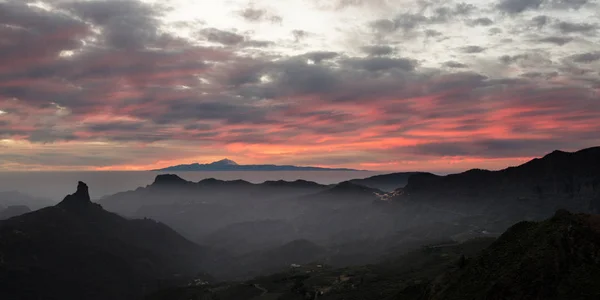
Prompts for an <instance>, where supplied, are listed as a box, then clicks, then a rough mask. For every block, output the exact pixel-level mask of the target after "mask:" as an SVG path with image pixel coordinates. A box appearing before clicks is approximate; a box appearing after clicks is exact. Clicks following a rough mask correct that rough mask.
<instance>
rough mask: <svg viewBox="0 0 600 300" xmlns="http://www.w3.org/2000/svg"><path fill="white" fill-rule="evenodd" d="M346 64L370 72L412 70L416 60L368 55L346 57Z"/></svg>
mask: <svg viewBox="0 0 600 300" xmlns="http://www.w3.org/2000/svg"><path fill="white" fill-rule="evenodd" d="M344 63H345V64H346V65H348V66H350V67H353V68H356V69H363V70H367V71H370V72H376V71H386V70H390V69H396V68H397V69H401V70H404V71H412V70H414V69H415V66H416V62H415V61H414V60H411V59H406V58H388V57H369V58H364V59H358V58H356V59H348V60H346V61H345V62H344Z"/></svg>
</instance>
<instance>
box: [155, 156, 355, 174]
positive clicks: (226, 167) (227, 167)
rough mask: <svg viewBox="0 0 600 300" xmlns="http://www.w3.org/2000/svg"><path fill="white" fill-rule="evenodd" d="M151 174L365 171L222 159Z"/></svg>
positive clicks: (169, 168)
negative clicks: (247, 162)
mask: <svg viewBox="0 0 600 300" xmlns="http://www.w3.org/2000/svg"><path fill="white" fill-rule="evenodd" d="M149 171H152V172H173V171H179V172H193V171H365V170H356V169H349V168H322V167H311V166H294V165H274V164H259V165H241V164H238V163H236V162H235V161H233V160H230V159H227V158H225V159H222V160H219V161H214V162H211V163H206V164H200V163H192V164H181V165H175V166H169V167H166V168H160V169H153V170H149Z"/></svg>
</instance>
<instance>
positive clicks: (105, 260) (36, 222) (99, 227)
mask: <svg viewBox="0 0 600 300" xmlns="http://www.w3.org/2000/svg"><path fill="white" fill-rule="evenodd" d="M205 252H206V250H205V249H203V248H201V247H199V246H197V245H195V244H194V243H192V242H190V241H188V240H186V239H185V238H183V237H181V236H180V235H179V234H177V233H176V232H175V231H173V230H171V229H170V228H169V227H167V226H165V225H163V224H161V223H158V222H156V221H153V220H148V219H144V220H127V219H124V218H122V217H120V216H118V215H116V214H113V213H110V212H107V211H105V210H104V209H102V207H101V206H100V205H98V204H95V203H92V202H91V201H90V197H89V194H88V187H87V185H86V184H85V183H83V182H79V184H78V186H77V191H76V192H75V193H73V194H71V195H68V196H66V197H65V198H64V200H63V201H62V202H60V203H59V204H58V205H56V206H51V207H47V208H43V209H40V210H37V211H34V212H30V213H26V214H24V215H21V216H18V217H13V218H11V219H8V220H5V221H1V222H0V299H32V300H33V299H99V300H100V299H102V300H104V299H127V300H130V299H138V298H140V297H141V296H142V295H143V294H145V293H147V292H150V291H152V290H155V289H157V288H160V287H161V286H164V285H170V284H176V283H177V282H181V281H184V280H187V279H189V278H191V277H194V276H198V274H200V272H201V270H202V264H203V258H204V254H205Z"/></svg>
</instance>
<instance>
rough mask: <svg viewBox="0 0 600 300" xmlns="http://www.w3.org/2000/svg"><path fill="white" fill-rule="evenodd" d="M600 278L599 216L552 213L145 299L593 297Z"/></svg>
mask: <svg viewBox="0 0 600 300" xmlns="http://www.w3.org/2000/svg"><path fill="white" fill-rule="evenodd" d="M309 248H310V247H309ZM599 280H600V216H598V215H586V214H571V213H569V212H567V211H558V212H556V214H555V215H554V217H552V218H550V219H548V220H546V221H542V222H537V223H536V222H520V223H518V224H516V225H514V226H512V227H511V228H510V229H509V230H507V231H506V232H505V233H504V234H503V235H502V236H501V237H500V238H499V239H497V240H496V241H494V240H493V239H489V238H483V239H482V238H478V239H473V240H470V241H467V242H464V243H441V244H435V245H430V246H427V247H423V248H421V249H418V250H415V251H411V252H409V253H406V254H404V255H401V256H396V257H394V258H390V259H388V260H385V261H384V262H382V263H378V264H373V265H364V266H353V267H347V268H341V269H333V268H329V267H326V266H323V265H315V264H307V265H302V266H296V268H291V269H289V270H288V271H287V272H282V273H277V274H273V275H270V276H264V277H258V278H254V279H252V280H249V281H246V282H242V283H238V284H232V283H227V284H221V285H216V286H211V285H203V286H193V285H192V286H187V287H181V288H172V289H169V290H164V291H162V292H160V293H157V294H154V295H153V296H151V297H149V298H148V299H165V300H166V299H169V300H179V299H181V300H184V299H186V300H187V299H222V300H229V299H232V300H233V299H248V298H250V299H286V300H287V299H290V300H291V299H298V300H300V299H327V300H382V299H383V300H480V299H489V300H526V299H527V300H528V299H536V300H542V299H544V300H546V299H550V300H563V299H569V300H571V299H578V300H579V299H580V300H584V299H585V300H587V299H589V300H593V299H599V297H600V286H599V285H598V284H597V283H598V282H599ZM192 295H193V296H195V297H197V298H193V297H192ZM259 296H260V297H259ZM203 297H204V298H203ZM245 297H247V298H245Z"/></svg>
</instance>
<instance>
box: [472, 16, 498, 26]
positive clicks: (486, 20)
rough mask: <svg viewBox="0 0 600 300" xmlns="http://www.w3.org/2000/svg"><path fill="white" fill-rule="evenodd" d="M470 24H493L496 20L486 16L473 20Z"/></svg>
mask: <svg viewBox="0 0 600 300" xmlns="http://www.w3.org/2000/svg"><path fill="white" fill-rule="evenodd" d="M469 24H471V25H472V26H491V25H492V24H494V21H492V19H490V18H487V17H484V18H477V19H474V20H471V21H470V22H469Z"/></svg>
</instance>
